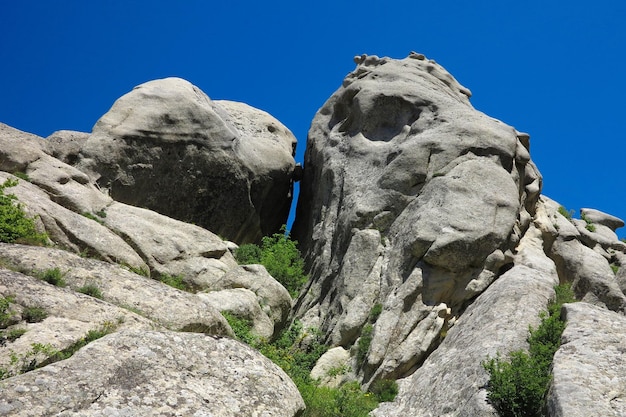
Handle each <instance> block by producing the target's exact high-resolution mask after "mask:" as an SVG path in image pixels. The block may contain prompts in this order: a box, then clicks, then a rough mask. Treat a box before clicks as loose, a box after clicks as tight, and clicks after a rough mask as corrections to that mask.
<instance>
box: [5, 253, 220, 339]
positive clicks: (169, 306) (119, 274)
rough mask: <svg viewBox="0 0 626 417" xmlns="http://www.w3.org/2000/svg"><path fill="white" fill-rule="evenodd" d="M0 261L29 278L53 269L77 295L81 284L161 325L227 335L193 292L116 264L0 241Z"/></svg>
mask: <svg viewBox="0 0 626 417" xmlns="http://www.w3.org/2000/svg"><path fill="white" fill-rule="evenodd" d="M0 261H2V262H3V263H4V264H8V265H11V266H12V267H13V268H14V269H17V270H20V271H22V272H24V273H28V274H30V275H33V276H37V274H38V273H39V274H40V273H42V272H45V271H49V270H52V269H58V270H59V271H60V272H61V274H62V275H63V280H64V281H65V282H66V284H67V286H68V288H70V289H72V290H74V291H79V290H80V289H81V288H83V287H85V286H87V285H92V286H95V287H97V288H98V289H99V290H100V292H101V293H102V299H103V300H104V301H107V302H108V303H111V304H114V305H116V306H118V307H120V308H124V309H129V310H130V311H134V312H136V313H138V314H141V315H142V316H143V317H146V318H148V319H150V320H152V321H154V323H156V324H158V325H159V326H161V327H165V328H168V329H171V330H178V331H188V332H201V333H208V334H222V335H227V334H232V332H231V330H230V327H229V326H228V324H227V323H226V320H225V319H224V317H222V315H221V314H220V313H219V311H218V310H216V309H214V308H213V307H212V306H211V305H210V304H208V303H206V302H204V301H203V300H202V299H201V298H199V297H198V296H196V295H195V294H190V293H187V292H184V291H180V290H177V289H175V288H172V287H170V286H167V285H165V284H163V283H161V282H158V281H156V280H153V279H150V278H147V277H144V276H140V275H137V274H135V273H132V272H130V271H128V270H126V269H124V268H122V267H120V266H118V265H112V264H109V263H106V262H101V261H98V260H95V259H84V258H81V257H79V256H77V255H74V254H71V253H69V252H66V251H63V250H58V249H51V248H42V247H33V246H23V245H9V244H4V243H0ZM10 291H13V292H14V293H19V292H21V291H22V289H21V288H20V287H19V286H18V285H17V284H15V285H13V286H12V289H11V290H10Z"/></svg>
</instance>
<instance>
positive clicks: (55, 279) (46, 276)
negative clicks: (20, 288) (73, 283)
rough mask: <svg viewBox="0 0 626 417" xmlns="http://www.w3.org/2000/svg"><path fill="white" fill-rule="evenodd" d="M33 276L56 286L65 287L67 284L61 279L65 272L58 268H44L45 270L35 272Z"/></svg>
mask: <svg viewBox="0 0 626 417" xmlns="http://www.w3.org/2000/svg"><path fill="white" fill-rule="evenodd" d="M35 276H36V277H37V278H39V279H40V280H43V281H46V282H47V283H48V284H51V285H54V286H56V287H65V286H66V285H67V284H66V282H65V280H64V279H63V277H64V276H65V274H64V273H62V272H61V270H60V269H59V268H52V269H46V270H45V271H40V272H37V273H36V274H35Z"/></svg>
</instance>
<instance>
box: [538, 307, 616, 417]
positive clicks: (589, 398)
mask: <svg viewBox="0 0 626 417" xmlns="http://www.w3.org/2000/svg"><path fill="white" fill-rule="evenodd" d="M562 315H563V317H564V319H565V320H566V322H567V326H566V327H565V331H564V332H563V335H562V337H561V347H560V348H559V350H558V351H557V352H556V354H555V355H554V361H553V364H552V386H551V388H550V392H549V393H548V412H549V415H550V416H551V417H583V416H606V417H613V416H614V417H618V416H624V415H626V357H625V356H624V350H625V349H626V330H625V329H626V318H625V317H624V316H623V315H621V314H617V313H614V312H612V311H608V310H606V309H603V308H599V307H597V306H593V305H590V304H587V303H574V304H565V305H564V306H563V310H562Z"/></svg>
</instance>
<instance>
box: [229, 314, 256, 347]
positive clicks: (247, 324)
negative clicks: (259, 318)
mask: <svg viewBox="0 0 626 417" xmlns="http://www.w3.org/2000/svg"><path fill="white" fill-rule="evenodd" d="M222 316H224V318H225V319H226V321H227V322H228V324H229V325H230V328H231V329H233V333H235V336H236V337H237V339H238V340H240V341H242V342H243V343H245V344H247V345H250V346H252V347H256V346H258V340H257V337H256V336H254V335H253V334H252V332H251V329H252V322H251V321H250V320H248V319H245V318H242V317H238V316H236V315H234V314H232V313H230V312H228V311H222Z"/></svg>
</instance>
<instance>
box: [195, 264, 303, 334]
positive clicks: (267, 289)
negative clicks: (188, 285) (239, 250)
mask: <svg viewBox="0 0 626 417" xmlns="http://www.w3.org/2000/svg"><path fill="white" fill-rule="evenodd" d="M236 288H246V289H248V290H250V291H252V293H254V294H255V296H256V298H257V302H258V304H259V305H260V306H261V310H262V311H263V314H265V315H266V316H267V317H268V318H269V319H270V320H271V322H272V323H273V326H274V331H273V334H274V336H277V335H278V334H279V333H280V331H281V330H282V329H284V328H285V326H286V325H287V323H288V319H289V315H290V314H291V303H292V300H291V296H290V295H289V292H288V291H287V290H286V289H285V287H283V286H282V285H281V284H280V283H279V282H278V281H276V280H275V279H274V278H272V276H271V275H270V274H268V272H267V270H266V269H265V267H263V266H262V265H241V266H239V267H236V268H232V269H230V270H228V272H226V273H225V274H224V275H222V276H221V277H219V278H218V279H216V280H212V281H211V282H210V283H209V285H208V287H207V290H208V291H222V290H229V289H236Z"/></svg>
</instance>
